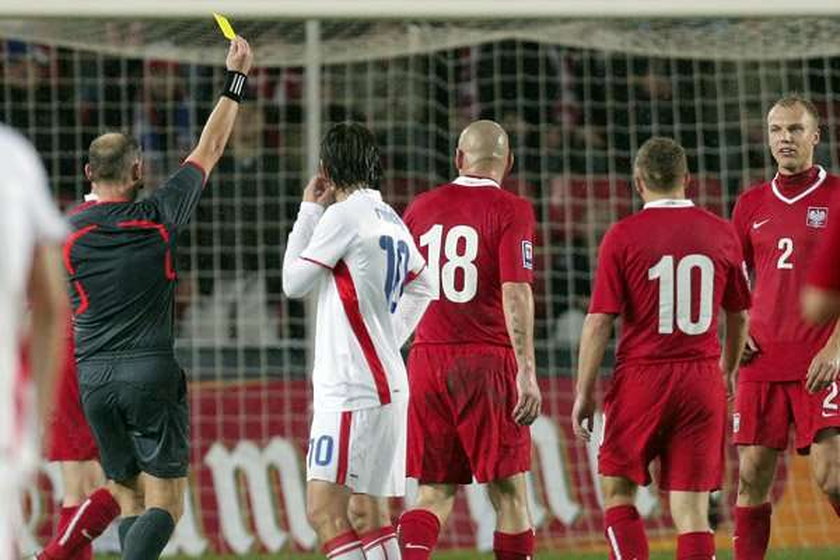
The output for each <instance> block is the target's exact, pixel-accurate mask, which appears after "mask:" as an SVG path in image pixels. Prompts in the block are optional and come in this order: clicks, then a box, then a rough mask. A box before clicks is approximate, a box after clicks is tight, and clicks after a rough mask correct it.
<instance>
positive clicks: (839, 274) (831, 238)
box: [808, 191, 840, 292]
mask: <svg viewBox="0 0 840 560" xmlns="http://www.w3.org/2000/svg"><path fill="white" fill-rule="evenodd" d="M829 214H830V215H831V216H832V220H831V221H830V222H829V223H828V226H827V227H826V230H825V233H823V234H822V235H821V236H820V237H821V238H822V239H820V242H819V244H818V245H817V252H816V255H815V256H814V258H813V259H812V261H811V270H810V271H809V273H808V284H810V285H811V286H815V287H817V288H821V289H823V290H830V291H833V292H840V263H838V261H840V220H838V219H835V218H837V217H838V216H840V191H838V192H837V193H835V194H834V198H833V200H832V205H831V207H830V208H829Z"/></svg>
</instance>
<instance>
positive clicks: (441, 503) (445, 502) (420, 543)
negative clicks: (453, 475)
mask: <svg viewBox="0 0 840 560" xmlns="http://www.w3.org/2000/svg"><path fill="white" fill-rule="evenodd" d="M457 490H458V486H457V485H456V484H447V483H421V484H420V486H419V487H418V489H417V501H416V502H415V503H414V506H413V507H412V508H411V509H410V510H408V511H406V512H404V513H403V514H402V515H401V516H400V521H399V527H398V530H397V532H398V533H399V541H400V550H401V551H402V557H403V559H404V560H426V559H428V558H431V555H432V551H434V549H435V546H437V541H438V535H439V534H440V528H441V527H442V526H443V525H444V524H445V523H446V521H447V519H449V515H450V514H451V513H452V507H453V506H454V504H455V493H456V492H457Z"/></svg>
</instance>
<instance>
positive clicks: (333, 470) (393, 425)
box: [306, 402, 408, 497]
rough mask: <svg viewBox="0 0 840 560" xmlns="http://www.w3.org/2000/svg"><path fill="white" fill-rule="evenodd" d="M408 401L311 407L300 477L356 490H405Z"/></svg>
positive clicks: (386, 494) (384, 493) (398, 492)
mask: <svg viewBox="0 0 840 560" xmlns="http://www.w3.org/2000/svg"><path fill="white" fill-rule="evenodd" d="M407 423H408V403H407V402H398V403H391V404H387V405H385V406H379V407H375V408H365V409H362V410H353V411H344V412H341V411H338V412H320V411H315V414H314V417H313V418H312V429H311V430H310V432H309V451H308V452H307V454H306V480H307V481H309V480H324V481H326V482H332V483H334V484H339V485H342V486H347V487H348V488H350V489H351V490H352V491H353V492H354V493H356V494H368V495H370V496H379V497H390V496H403V495H404V494H405V454H406V433H407V430H408V428H407Z"/></svg>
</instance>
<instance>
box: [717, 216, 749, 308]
mask: <svg viewBox="0 0 840 560" xmlns="http://www.w3.org/2000/svg"><path fill="white" fill-rule="evenodd" d="M731 236H732V251H731V256H730V259H729V270H728V271H727V274H726V286H724V288H723V299H722V300H721V306H722V307H723V308H724V309H725V310H727V311H730V312H733V313H734V312H738V311H744V310H745V309H749V308H750V306H751V305H752V296H751V295H750V279H749V275H748V273H747V264H746V262H744V258H743V252H742V250H741V243H740V241H739V240H738V235H737V234H736V233H735V232H734V231H732V232H731Z"/></svg>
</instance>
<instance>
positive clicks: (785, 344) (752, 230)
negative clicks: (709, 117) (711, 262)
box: [732, 166, 840, 381]
mask: <svg viewBox="0 0 840 560" xmlns="http://www.w3.org/2000/svg"><path fill="white" fill-rule="evenodd" d="M838 187H840V177H837V176H835V175H829V174H828V173H827V172H826V171H825V169H823V168H822V167H819V166H815V167H812V168H811V169H810V170H808V171H805V172H803V173H799V174H797V175H792V176H780V175H776V177H775V178H774V179H773V180H772V181H770V182H769V183H762V184H760V185H757V186H755V187H753V188H751V189H749V190H747V191H745V192H744V193H742V194H741V196H740V197H739V198H738V202H737V203H736V205H735V210H734V212H733V214H732V222H733V224H734V225H735V230H736V231H737V232H738V237H739V238H740V239H741V244H742V246H743V248H744V259H745V260H746V262H747V268H748V269H749V270H750V271H751V272H752V273H753V274H754V278H755V285H754V287H753V301H754V303H755V305H754V306H753V309H752V311H750V335H751V336H752V337H753V339H754V340H755V342H756V344H757V345H758V348H759V350H760V352H761V354H760V355H759V358H760V359H759V358H757V359H755V360H754V361H753V362H751V363H750V364H748V365H747V366H745V367H742V368H741V371H740V374H739V375H740V378H741V379H743V380H745V381H794V380H797V379H802V378H804V376H805V375H806V373H807V371H808V366H809V365H810V363H811V360H812V359H813V357H814V355H815V354H816V353H817V352H818V351H819V350H820V349H821V348H822V347H823V345H824V344H825V343H826V341H827V340H828V337H829V336H830V335H831V331H832V329H833V328H834V327H833V325H824V326H814V325H811V324H809V323H806V322H805V321H804V320H803V319H802V311H801V306H800V303H799V298H800V294H801V292H802V288H803V287H804V285H805V280H806V278H807V274H808V270H809V268H810V266H811V263H813V262H814V260H815V251H816V247H817V241H818V240H819V239H820V237H822V233H823V232H824V231H825V228H826V226H827V225H828V223H829V219H830V216H829V206H830V204H829V202H830V200H831V198H832V197H833V195H834V193H835V192H837V191H838V190H840V189H838ZM833 219H835V220H837V219H840V216H835V217H834V218H833Z"/></svg>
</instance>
